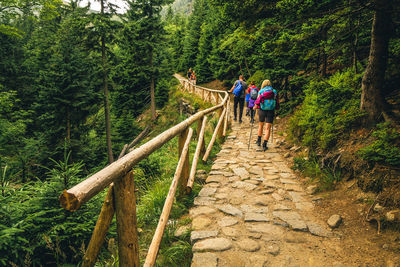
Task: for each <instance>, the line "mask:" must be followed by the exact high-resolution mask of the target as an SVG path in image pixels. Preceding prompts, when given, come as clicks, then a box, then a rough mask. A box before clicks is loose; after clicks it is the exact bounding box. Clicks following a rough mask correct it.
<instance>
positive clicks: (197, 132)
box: [196, 117, 204, 140]
mask: <svg viewBox="0 0 400 267" xmlns="http://www.w3.org/2000/svg"><path fill="white" fill-rule="evenodd" d="M203 120H204V117H201V118H200V119H199V120H198V121H197V128H196V139H197V140H199V136H200V130H201V125H202V124H203Z"/></svg>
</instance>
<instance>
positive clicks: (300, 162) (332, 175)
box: [293, 157, 342, 191]
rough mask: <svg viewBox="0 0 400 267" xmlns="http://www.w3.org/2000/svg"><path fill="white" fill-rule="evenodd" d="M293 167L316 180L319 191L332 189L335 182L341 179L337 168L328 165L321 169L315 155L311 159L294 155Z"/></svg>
mask: <svg viewBox="0 0 400 267" xmlns="http://www.w3.org/2000/svg"><path fill="white" fill-rule="evenodd" d="M293 169H294V170H298V171H301V172H302V173H303V174H304V175H305V176H307V177H310V178H311V179H312V180H317V182H318V190H320V191H324V190H331V189H334V187H335V185H336V183H337V182H339V181H340V180H341V179H342V176H341V172H340V170H339V169H337V170H336V169H332V168H330V167H327V168H324V169H321V167H320V165H319V163H318V159H317V158H315V157H312V158H311V159H306V158H302V157H295V158H294V159H293Z"/></svg>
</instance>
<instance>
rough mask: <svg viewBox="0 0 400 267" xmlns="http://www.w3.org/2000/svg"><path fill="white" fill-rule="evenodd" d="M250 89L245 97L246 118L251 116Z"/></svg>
mask: <svg viewBox="0 0 400 267" xmlns="http://www.w3.org/2000/svg"><path fill="white" fill-rule="evenodd" d="M249 90H250V87H249V89H248V90H246V97H245V101H246V116H250V108H249V100H250V91H249Z"/></svg>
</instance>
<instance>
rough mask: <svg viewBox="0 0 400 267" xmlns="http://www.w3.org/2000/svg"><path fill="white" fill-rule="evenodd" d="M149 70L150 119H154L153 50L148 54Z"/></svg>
mask: <svg viewBox="0 0 400 267" xmlns="http://www.w3.org/2000/svg"><path fill="white" fill-rule="evenodd" d="M150 69H151V82H150V98H151V119H152V120H155V119H156V98H155V95H154V66H153V50H152V51H151V52H150Z"/></svg>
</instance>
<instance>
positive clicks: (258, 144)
mask: <svg viewBox="0 0 400 267" xmlns="http://www.w3.org/2000/svg"><path fill="white" fill-rule="evenodd" d="M256 144H257V146H261V136H259V137H258V138H257V141H256Z"/></svg>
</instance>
